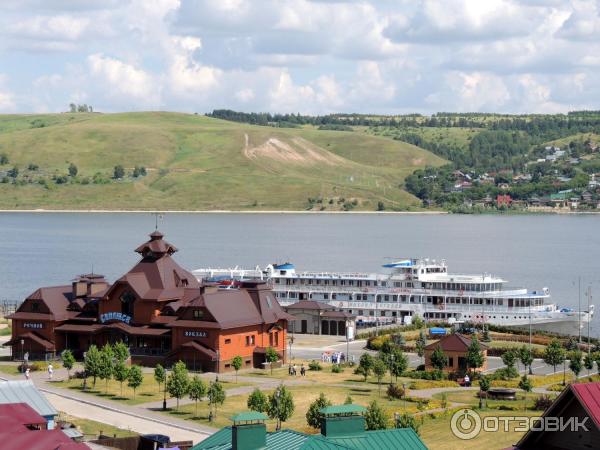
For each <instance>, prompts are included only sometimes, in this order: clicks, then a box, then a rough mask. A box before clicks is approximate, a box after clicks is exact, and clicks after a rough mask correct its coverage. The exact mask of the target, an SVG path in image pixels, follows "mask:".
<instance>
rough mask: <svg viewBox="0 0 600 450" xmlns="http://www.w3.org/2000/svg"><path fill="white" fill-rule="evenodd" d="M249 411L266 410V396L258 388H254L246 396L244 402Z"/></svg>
mask: <svg viewBox="0 0 600 450" xmlns="http://www.w3.org/2000/svg"><path fill="white" fill-rule="evenodd" d="M246 405H247V406H248V409H249V410H250V411H256V412H261V413H262V412H265V411H266V410H267V396H266V395H265V394H264V392H263V391H261V390H260V389H259V388H255V389H254V390H253V391H252V394H250V395H249V396H248V401H247V402H246Z"/></svg>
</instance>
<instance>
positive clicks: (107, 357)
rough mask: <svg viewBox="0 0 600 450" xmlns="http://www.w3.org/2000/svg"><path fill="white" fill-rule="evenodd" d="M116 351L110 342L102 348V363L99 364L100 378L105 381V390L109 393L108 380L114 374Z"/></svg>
mask: <svg viewBox="0 0 600 450" xmlns="http://www.w3.org/2000/svg"><path fill="white" fill-rule="evenodd" d="M113 358H114V353H113V351H112V347H111V345H110V344H106V345H104V347H102V350H100V365H99V366H98V378H100V379H101V380H104V381H105V385H104V392H105V393H108V382H109V381H110V379H111V378H112V375H113V370H114V369H113V366H114V362H113Z"/></svg>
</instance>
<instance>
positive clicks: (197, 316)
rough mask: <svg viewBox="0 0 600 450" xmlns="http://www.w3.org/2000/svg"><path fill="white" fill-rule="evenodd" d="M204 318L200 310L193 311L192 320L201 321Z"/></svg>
mask: <svg viewBox="0 0 600 450" xmlns="http://www.w3.org/2000/svg"><path fill="white" fill-rule="evenodd" d="M203 318H204V311H202V310H201V309H195V310H194V319H203Z"/></svg>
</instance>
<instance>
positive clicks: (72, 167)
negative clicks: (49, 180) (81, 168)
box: [69, 163, 77, 177]
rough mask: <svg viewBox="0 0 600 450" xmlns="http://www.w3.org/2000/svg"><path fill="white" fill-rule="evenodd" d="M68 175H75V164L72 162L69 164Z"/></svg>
mask: <svg viewBox="0 0 600 450" xmlns="http://www.w3.org/2000/svg"><path fill="white" fill-rule="evenodd" d="M69 176H71V177H75V176H77V166H76V165H75V164H73V163H71V164H69Z"/></svg>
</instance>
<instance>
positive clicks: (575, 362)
mask: <svg viewBox="0 0 600 450" xmlns="http://www.w3.org/2000/svg"><path fill="white" fill-rule="evenodd" d="M569 356H570V358H569V369H571V372H573V374H575V380H577V377H578V376H579V374H580V373H581V369H582V368H583V363H582V362H581V357H582V356H583V355H582V354H581V350H575V351H572V352H571V354H570V355H569Z"/></svg>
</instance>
